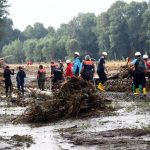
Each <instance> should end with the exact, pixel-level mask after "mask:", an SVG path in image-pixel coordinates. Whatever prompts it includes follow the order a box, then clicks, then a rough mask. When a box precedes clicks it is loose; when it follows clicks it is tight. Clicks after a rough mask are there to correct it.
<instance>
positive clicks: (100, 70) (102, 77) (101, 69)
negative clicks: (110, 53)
mask: <svg viewBox="0 0 150 150" xmlns="http://www.w3.org/2000/svg"><path fill="white" fill-rule="evenodd" d="M106 57H107V52H102V56H101V57H100V59H99V62H98V67H97V74H98V76H99V84H98V89H99V90H100V91H105V90H104V86H103V84H104V83H105V82H106V81H107V76H106V72H107V73H108V71H107V68H106V66H105V59H106Z"/></svg>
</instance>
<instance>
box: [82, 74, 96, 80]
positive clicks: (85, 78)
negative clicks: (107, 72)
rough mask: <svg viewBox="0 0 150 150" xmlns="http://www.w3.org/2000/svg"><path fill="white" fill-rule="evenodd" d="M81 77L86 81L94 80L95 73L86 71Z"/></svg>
mask: <svg viewBox="0 0 150 150" xmlns="http://www.w3.org/2000/svg"><path fill="white" fill-rule="evenodd" d="M81 77H82V78H83V79H84V80H86V81H92V80H93V73H92V74H85V73H83V74H82V75H81Z"/></svg>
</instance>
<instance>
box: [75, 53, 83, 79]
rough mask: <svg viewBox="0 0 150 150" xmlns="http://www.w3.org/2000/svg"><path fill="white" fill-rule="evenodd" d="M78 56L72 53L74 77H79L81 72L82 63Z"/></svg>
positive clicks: (78, 54)
mask: <svg viewBox="0 0 150 150" xmlns="http://www.w3.org/2000/svg"><path fill="white" fill-rule="evenodd" d="M79 56H80V53H79V52H75V53H74V63H73V75H74V76H79V75H80V72H81V68H82V62H81V59H80V57H79Z"/></svg>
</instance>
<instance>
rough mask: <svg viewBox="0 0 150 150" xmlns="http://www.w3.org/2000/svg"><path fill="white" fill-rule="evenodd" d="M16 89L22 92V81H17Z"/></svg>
mask: <svg viewBox="0 0 150 150" xmlns="http://www.w3.org/2000/svg"><path fill="white" fill-rule="evenodd" d="M17 89H18V90H19V91H21V92H22V93H23V94H24V83H17Z"/></svg>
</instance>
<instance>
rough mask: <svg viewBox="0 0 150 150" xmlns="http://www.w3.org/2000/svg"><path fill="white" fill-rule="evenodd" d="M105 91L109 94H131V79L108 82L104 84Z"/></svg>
mask: <svg viewBox="0 0 150 150" xmlns="http://www.w3.org/2000/svg"><path fill="white" fill-rule="evenodd" d="M105 90H106V91H111V92H131V91H132V79H122V80H120V79H116V80H108V81H107V82H106V83H105Z"/></svg>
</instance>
